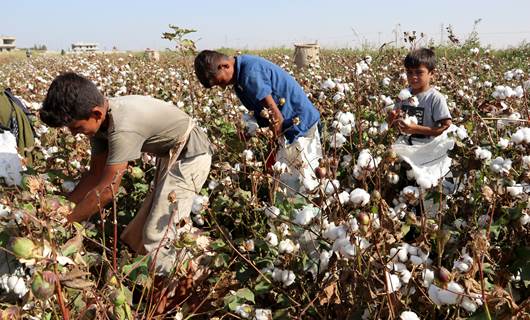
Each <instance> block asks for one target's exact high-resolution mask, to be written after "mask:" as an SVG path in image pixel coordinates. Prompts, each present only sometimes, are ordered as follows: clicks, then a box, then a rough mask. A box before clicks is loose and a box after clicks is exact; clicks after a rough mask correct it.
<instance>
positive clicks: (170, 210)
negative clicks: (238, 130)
mask: <svg viewBox="0 0 530 320" xmlns="http://www.w3.org/2000/svg"><path fill="white" fill-rule="evenodd" d="M211 161H212V156H211V155H210V154H202V155H198V156H195V157H191V158H185V159H179V160H177V161H176V162H175V163H173V164H172V163H171V160H170V157H165V158H160V159H158V160H157V172H156V175H155V181H154V187H153V189H152V190H151V192H150V193H149V194H148V196H147V198H146V199H145V201H144V203H143V205H142V207H141V208H140V210H139V211H138V213H137V215H136V216H135V217H134V219H133V220H132V221H131V223H130V224H129V225H128V226H127V228H126V230H125V231H124V233H123V234H122V236H121V239H122V240H123V241H125V242H126V243H127V244H128V245H129V246H130V247H131V248H132V249H133V250H135V251H136V252H138V253H140V254H149V255H151V257H152V258H153V261H154V266H155V272H156V273H157V274H168V273H169V272H170V271H171V269H172V268H173V267H174V266H178V265H179V264H181V263H182V262H183V260H184V259H186V258H191V257H189V254H188V253H187V250H182V249H181V250H177V248H175V246H173V245H172V243H171V241H172V240H174V239H175V238H176V237H177V236H178V234H179V230H180V229H182V228H180V222H181V220H182V219H186V218H188V219H186V220H187V224H188V226H189V214H190V212H191V207H192V205H193V199H194V197H195V195H196V194H197V193H199V192H200V190H201V188H202V186H203V184H204V182H205V181H206V179H207V178H208V174H209V172H210V165H211ZM170 198H171V199H170ZM177 262H178V263H177Z"/></svg>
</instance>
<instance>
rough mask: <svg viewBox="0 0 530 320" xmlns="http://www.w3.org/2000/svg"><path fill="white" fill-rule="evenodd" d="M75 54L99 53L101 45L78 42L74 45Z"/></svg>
mask: <svg viewBox="0 0 530 320" xmlns="http://www.w3.org/2000/svg"><path fill="white" fill-rule="evenodd" d="M72 51H73V52H96V51H99V44H97V43H87V42H76V43H72Z"/></svg>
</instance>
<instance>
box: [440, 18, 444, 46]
mask: <svg viewBox="0 0 530 320" xmlns="http://www.w3.org/2000/svg"><path fill="white" fill-rule="evenodd" d="M443 45H444V24H443V23H442V24H441V25H440V46H443Z"/></svg>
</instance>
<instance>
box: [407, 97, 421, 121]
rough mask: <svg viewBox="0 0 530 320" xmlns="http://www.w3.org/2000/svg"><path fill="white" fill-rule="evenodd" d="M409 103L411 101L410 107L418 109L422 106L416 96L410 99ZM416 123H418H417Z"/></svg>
mask: <svg viewBox="0 0 530 320" xmlns="http://www.w3.org/2000/svg"><path fill="white" fill-rule="evenodd" d="M408 101H409V105H411V106H413V107H417V106H419V105H420V101H419V100H418V98H417V97H416V96H413V97H410V98H409V100H408ZM416 123H418V122H417V121H416Z"/></svg>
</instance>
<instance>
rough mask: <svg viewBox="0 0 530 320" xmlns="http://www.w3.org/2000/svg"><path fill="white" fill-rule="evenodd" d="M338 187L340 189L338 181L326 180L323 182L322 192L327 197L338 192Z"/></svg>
mask: <svg viewBox="0 0 530 320" xmlns="http://www.w3.org/2000/svg"><path fill="white" fill-rule="evenodd" d="M339 187H340V182H339V180H336V179H334V180H327V179H326V181H324V192H325V193H326V194H327V195H330V194H333V193H336V192H338V191H339Z"/></svg>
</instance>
